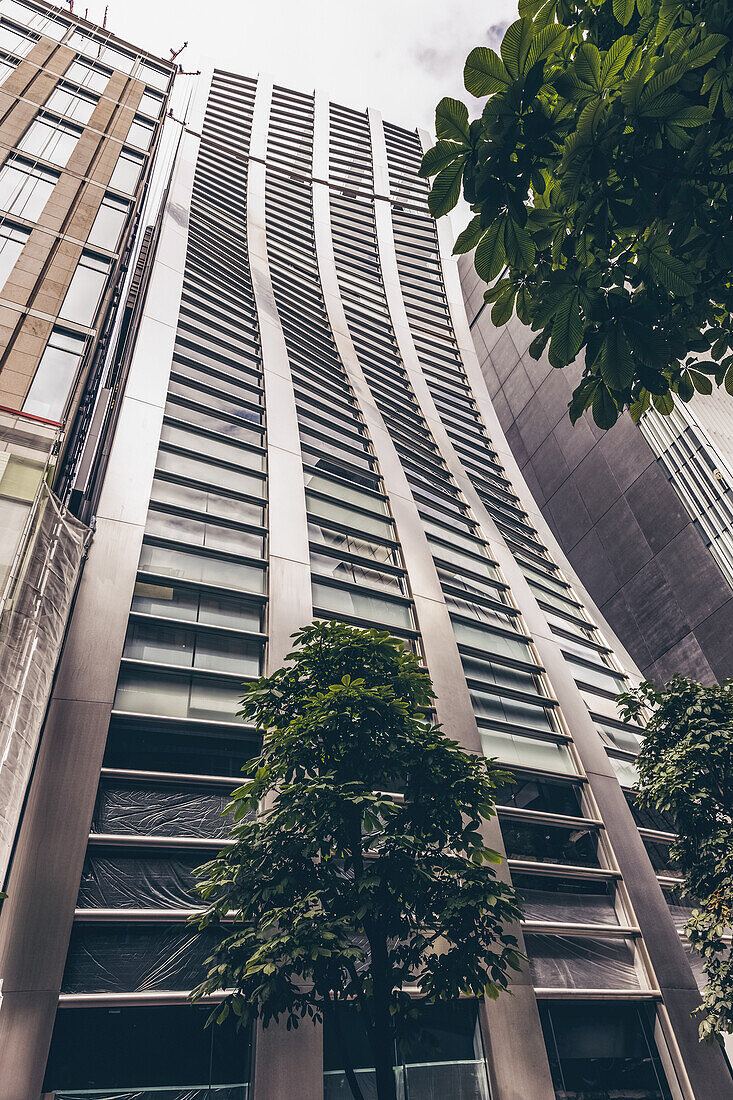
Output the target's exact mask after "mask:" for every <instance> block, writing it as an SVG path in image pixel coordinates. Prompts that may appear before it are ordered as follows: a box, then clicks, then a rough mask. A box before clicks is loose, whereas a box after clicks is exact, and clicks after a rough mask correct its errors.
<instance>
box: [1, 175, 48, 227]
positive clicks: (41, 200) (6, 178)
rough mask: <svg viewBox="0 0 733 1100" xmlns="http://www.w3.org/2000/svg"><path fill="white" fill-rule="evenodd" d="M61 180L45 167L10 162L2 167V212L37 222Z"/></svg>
mask: <svg viewBox="0 0 733 1100" xmlns="http://www.w3.org/2000/svg"><path fill="white" fill-rule="evenodd" d="M58 178H59V177H58V175H57V174H56V173H55V172H49V171H47V170H46V169H45V168H31V166H30V165H28V164H24V163H23V161H15V160H10V161H6V162H5V164H3V166H2V168H0V209H2V210H6V211H7V212H8V213H9V214H17V215H18V216H19V217H21V218H27V219H28V221H32V222H34V221H36V219H37V218H38V217H39V216H40V214H41V211H42V210H43V208H44V206H45V205H46V203H47V202H48V199H49V197H50V195H51V192H52V191H53V189H54V187H55V186H56V184H57V182H58Z"/></svg>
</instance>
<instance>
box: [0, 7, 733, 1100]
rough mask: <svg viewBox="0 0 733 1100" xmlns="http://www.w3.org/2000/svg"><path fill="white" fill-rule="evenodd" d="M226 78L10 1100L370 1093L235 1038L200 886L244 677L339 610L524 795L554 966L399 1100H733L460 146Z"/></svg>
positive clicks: (527, 879)
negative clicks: (441, 150) (465, 273)
mask: <svg viewBox="0 0 733 1100" xmlns="http://www.w3.org/2000/svg"><path fill="white" fill-rule="evenodd" d="M0 10H2V8H0ZM197 84H198V86H197V89H196V92H195V96H194V99H193V101H192V103H191V106H190V110H189V113H188V115H187V117H186V120H185V126H184V127H183V129H182V132H181V138H180V143H179V144H178V147H177V153H176V158H175V167H174V171H173V176H172V179H171V182H170V187H168V188H167V189H166V193H165V206H164V210H163V214H162V217H161V219H160V222H159V225H158V231H157V232H156V234H155V235H154V237H153V236H151V237H150V238H149V240H148V242H147V245H146V244H145V242H143V247H142V248H141V253H140V261H139V264H138V265H137V267H136V272H135V274H136V276H137V284H136V285H137V288H138V289H137V290H136V294H137V299H136V305H135V310H136V316H137V322H136V324H135V325H131V326H130V329H129V331H130V337H129V339H128V340H127V341H126V342H125V344H124V352H122V353H121V355H122V360H124V362H125V364H126V369H125V372H124V385H122V384H121V385H120V388H119V391H118V395H117V399H116V408H117V412H116V417H115V422H114V431H112V430H110V432H109V433H108V436H107V442H106V446H105V448H104V450H105V454H106V458H105V462H104V466H103V476H101V475H100V477H99V478H98V482H99V484H98V489H97V491H96V492H95V493H94V494H91V495H90V494H87V497H86V499H87V500H88V501H89V502H90V504H89V508H88V510H89V511H90V512H91V514H90V515H89V517H88V518H89V519H92V518H93V519H94V538H93V540H92V542H91V546H90V549H89V554H88V560H87V562H86V564H85V566H84V569H83V573H82V576H81V582H80V584H79V589H78V593H77V596H76V601H75V605H74V609H73V613H72V616H71V619H70V623H69V628H68V632H67V636H66V641H65V645H64V648H63V653H62V656H61V661H60V664H59V667H58V671H57V675H56V678H55V683H54V687H53V693H52V696H51V701H50V705H49V708H48V711H47V715H46V719H45V724H44V728H43V734H42V738H41V741H40V747H39V751H38V754H37V757H36V761H35V769H34V772H33V777H32V782H31V784H30V787H29V791H28V796H27V800H26V804H25V810H24V814H23V818H22V824H21V827H20V831H19V834H18V838H17V842H16V844H15V851H14V856H13V860H12V865H11V870H10V875H9V879H8V885H7V890H8V895H9V896H8V899H7V901H6V902H5V903H4V906H3V909H2V912H1V913H0V968H1V973H2V977H3V989H2V992H3V1001H2V1006H1V1007H0V1098H2V1100H19V1098H21V1097H23V1098H26V1097H27V1098H31V1097H32V1098H36V1097H39V1096H40V1095H41V1093H43V1095H44V1096H45V1097H47V1098H51V1097H54V1098H55V1100H80V1098H81V1097H89V1096H96V1097H104V1098H105V1100H129V1098H130V1097H133V1096H134V1097H145V1098H146V1100H147V1098H149V1097H150V1098H153V1097H154V1098H156V1100H158V1098H160V1100H183V1098H184V1097H185V1098H187V1100H204V1097H206V1098H207V1100H245V1098H247V1100H253V1098H254V1100H293V1098H295V1097H297V1098H299V1100H301V1098H302V1100H336V1098H340V1097H344V1096H348V1088H347V1085H346V1082H345V1076H344V1072H343V1061H342V1055H343V1051H342V1049H341V1047H340V1044H339V1043H338V1042H337V1041H336V1039H335V1037H334V1036H333V1035H332V1034H330V1032H329V1031H328V1029H326V1030H325V1033H324V1030H323V1029H321V1028H320V1027H319V1028H316V1027H312V1026H310V1025H307V1026H302V1027H300V1028H299V1029H298V1030H297V1031H288V1030H286V1028H285V1027H284V1026H277V1025H273V1026H271V1027H269V1028H268V1029H266V1030H260V1029H257V1030H256V1033H255V1034H253V1035H246V1034H243V1033H236V1032H234V1031H230V1030H228V1029H226V1028H224V1029H218V1028H212V1029H209V1030H207V1031H204V1030H203V1028H202V1023H203V1019H204V1018H205V1017H206V1015H207V1013H208V1008H207V1007H206V1006H197V1007H192V1006H191V1005H189V1004H188V1003H187V994H188V991H189V990H190V989H191V987H192V986H193V985H194V984H195V983H196V982H197V979H198V975H199V974H200V965H201V961H202V959H203V957H204V956H205V955H206V954H207V953H208V950H209V947H210V942H211V941H209V940H206V939H203V938H201V937H199V936H198V935H197V934H196V933H195V931H194V930H193V929H192V928H191V926H190V925H188V924H187V919H188V917H189V915H190V912H191V909H192V906H193V905H194V901H193V899H192V896H191V893H190V888H191V881H192V880H191V874H192V870H193V869H194V868H195V867H196V866H197V865H199V864H201V863H202V862H203V861H204V860H205V859H206V858H207V857H208V856H209V855H210V854H211V853H212V852H215V851H217V850H218V848H219V847H220V846H221V843H222V839H223V837H224V835H225V826H224V825H223V824H222V821H221V818H220V811H221V809H222V807H223V805H224V803H225V802H226V799H227V794H228V792H229V791H230V790H231V789H232V787H233V785H235V784H236V782H237V776H238V773H239V769H240V768H241V766H242V764H243V763H244V762H245V761H246V759H247V758H248V757H249V756H250V755H252V754H253V753H255V752H256V751H257V747H258V744H259V736H260V735H259V733H258V731H257V730H255V729H251V728H248V727H246V726H244V725H243V724H242V723H241V722H240V721H237V720H236V719H235V717H234V715H235V712H236V709H237V702H238V697H239V695H240V692H241V684H242V681H243V680H247V679H249V678H252V677H256V676H257V675H258V674H260V673H262V672H267V671H269V670H272V669H274V668H276V667H278V666H279V665H280V663H281V662H282V660H283V658H284V656H285V654H286V653H287V652H288V649H289V645H290V635H291V634H292V633H293V632H294V631H295V630H296V629H297V628H298V627H300V626H302V625H303V624H304V623H307V622H309V621H310V620H312V619H313V618H314V617H317V618H321V619H331V618H337V619H340V620H343V621H345V622H349V623H354V624H360V625H364V626H379V627H387V628H388V629H389V630H390V631H391V632H392V633H393V634H394V635H396V636H397V637H400V638H402V639H403V640H404V641H405V643H406V644H407V645H409V646H412V647H413V648H414V649H415V650H416V651H417V652H418V653H419V654H420V655H421V657H422V658H423V660H424V661H425V664H426V666H427V668H428V669H429V671H430V674H431V676H432V678H433V681H434V684H435V688H436V692H437V700H436V711H437V717H438V720H439V721H440V722H442V724H443V725H444V727H445V728H446V730H447V731H448V732H449V733H450V735H451V736H452V737H454V738H456V740H458V741H459V742H460V743H461V744H462V745H464V746H465V747H466V748H467V749H469V750H471V751H474V752H479V753H480V752H484V753H486V754H487V755H489V756H492V757H496V758H498V759H499V760H501V761H502V763H504V764H505V765H506V766H507V768H508V769H510V770H511V772H512V774H513V776H514V784H513V785H512V786H511V787H510V788H509V789H508V790H507V793H506V794H505V795H504V796H503V798H502V805H501V808H500V811H499V814H498V819H496V820H495V821H494V822H493V823H492V824H491V843H492V844H493V846H494V847H496V848H498V849H499V850H500V851H502V852H503V853H505V855H506V857H507V862H508V867H509V871H510V873H511V876H512V879H513V881H514V882H515V884H516V885H517V887H518V888H519V889H520V891H521V892H522V894H523V896H524V899H525V919H524V922H523V926H522V928H521V929H518V935H519V936H520V938H521V940H522V943H523V945H524V947H525V949H526V952H527V955H528V957H529V963H528V965H527V967H526V969H525V971H524V972H523V973H522V975H521V977H520V978H519V979H518V980H517V982H516V983H515V986H514V996H513V997H502V998H500V999H499V1000H498V1001H497V1002H495V1003H491V1004H489V1005H484V1004H476V1003H474V1002H472V1001H465V1002H461V1003H459V1004H456V1005H454V1006H447V1007H446V1008H445V1009H441V1011H435V1010H434V1011H431V1012H426V1014H425V1027H426V1035H427V1037H428V1039H430V1037H432V1041H427V1040H426V1042H425V1044H424V1045H420V1046H418V1047H411V1048H410V1049H399V1050H396V1051H395V1066H396V1070H397V1073H398V1076H399V1080H400V1088H401V1090H402V1094H403V1095H404V1096H405V1097H409V1100H427V1098H434V1097H438V1096H441V1097H443V1096H445V1097H448V1096H451V1097H460V1098H461V1100H489V1098H491V1100H519V1098H520V1097H521V1098H522V1100H529V1098H531V1100H553V1098H555V1100H571V1098H573V1100H578V1098H580V1097H584V1096H593V1097H594V1098H595V1097H614V1098H617V1100H623V1098H628V1100H631V1098H634V1100H638V1098H639V1097H643V1098H644V1100H695V1098H697V1100H702V1098H704V1097H709V1096H717V1097H720V1098H721V1100H723V1098H726V1097H733V1079H731V1075H730V1072H729V1069H728V1066H727V1064H726V1062H725V1060H724V1057H723V1056H722V1054H721V1053H720V1051H719V1050H717V1049H711V1048H709V1047H701V1046H700V1044H699V1043H698V1040H697V1026H696V1023H695V1022H694V1020H693V1019H692V1018H691V1012H692V1010H693V1009H694V1007H695V1006H696V1004H697V1003H698V1000H699V994H698V989H697V984H696V980H695V977H694V975H693V972H692V969H691V967H690V964H689V962H688V957H687V954H686V951H685V948H684V944H683V942H682V940H681V938H680V934H679V932H678V931H677V926H676V923H675V922H677V924H678V923H679V919H680V918H681V917H682V916H683V915H684V907H683V906H682V904H681V903H680V900H679V897H678V893H677V879H676V878H675V874H674V871H673V869H671V868H670V867H669V861H668V856H667V850H668V846H669V842H670V839H671V836H670V833H669V831H668V829H667V827H666V825H665V822H664V821H660V820H658V819H656V818H655V819H653V820H652V819H649V818H648V817H646V816H641V815H640V814H639V813H638V811H637V810H636V808H635V806H634V803H633V797H632V796H631V794H630V792H629V791H628V788H629V787H630V785H631V784H632V783H633V777H634V764H633V761H634V755H635V753H636V750H637V748H638V744H639V738H640V735H641V731H640V730H639V728H638V727H636V726H633V725H628V724H624V723H623V722H621V721H620V720H619V718H618V715H617V712H616V709H615V705H614V696H615V694H616V693H617V692H618V691H619V690H620V689H622V688H623V686H624V685H625V684H627V683H628V682H629V677H632V678H633V676H634V675H635V669H634V666H633V665H632V663H631V660H630V658H629V657H628V656H627V655H626V653H625V652H624V650H623V649H622V648H621V647H620V645H618V644H617V642H616V640H615V639H614V637H613V636H612V635H611V633H610V631H609V630H608V629H607V628H606V626H605V624H604V623H603V620H602V619H601V617H600V615H599V613H598V611H597V609H596V608H595V607H594V605H593V603H592V602H591V600H590V598H589V596H588V595H587V593H586V592H585V590H584V589H583V588H582V586H581V585H580V583H579V581H578V579H577V577H576V576H575V574H574V573H573V572H572V570H571V568H570V567H569V566H568V565H567V563H566V562H565V560H564V559H563V557H562V555H561V553H560V551H559V549H558V547H557V545H556V543H555V542H554V540H553V537H552V535H551V534H550V532H549V530H548V528H547V525H546V524H545V522H544V520H543V519H542V517H541V515H539V514H538V513H537V512H536V509H535V506H534V503H533V501H532V498H531V496H530V494H529V492H528V490H527V488H526V486H525V483H524V481H523V479H522V477H521V475H520V473H519V470H518V468H517V465H516V463H515V461H514V459H513V456H512V454H511V451H510V449H509V447H508V445H507V442H506V440H505V437H504V435H503V433H502V430H501V427H500V425H499V422H498V419H497V416H496V412H495V410H494V407H493V405H492V401H491V398H490V396H489V393H488V391H487V388H486V383H485V381H484V378H483V377H482V374H481V370H480V365H479V361H478V359H477V357H476V354H475V351H474V348H473V343H472V340H471V335H470V332H469V326H468V322H467V319H466V314H465V311H464V308H463V304H462V301H461V295H460V286H459V282H458V273H457V269H456V267H455V265H454V263H453V261H452V260H451V259H450V250H451V242H450V241H449V240H446V239H445V237H444V236H443V227H442V226H441V227H436V225H435V223H434V222H433V220H432V219H431V217H430V216H429V214H428V210H427V204H426V184H425V182H424V181H422V180H421V179H420V178H419V177H418V174H417V171H418V167H419V164H420V160H421V156H422V148H423V143H424V142H426V141H427V140H428V139H427V137H426V136H421V135H420V134H418V133H417V132H416V131H414V130H407V129H403V128H402V127H400V126H396V125H394V124H391V123H388V122H385V121H383V120H382V118H381V117H380V116H379V115H378V114H377V113H375V112H373V111H360V110H353V109H351V108H348V107H345V106H341V105H338V104H335V103H332V102H330V101H329V99H328V97H326V96H324V95H322V94H320V93H317V94H315V95H313V94H310V93H308V94H305V93H302V92H298V91H294V90H291V89H288V88H286V87H282V86H280V85H275V84H273V83H272V82H271V81H269V80H267V79H265V78H262V77H260V78H259V79H257V80H255V79H251V78H248V77H245V76H239V75H236V74H233V73H229V72H224V71H221V70H214V71H213V72H208V73H205V74H203V75H202V76H201V77H200V78H199V80H198V82H197ZM1 90H2V88H1V86H0V91H1ZM78 483H79V479H78V478H76V479H75V480H73V481H70V483H69V487H68V493H69V498H70V499H75V498H73V492H74V486H75V485H78ZM84 514H86V513H84ZM670 907H671V908H670ZM344 1026H345V1028H346V1029H347V1030H348V1028H349V1027H350V1023H349V1020H348V1019H345V1021H344ZM353 1040H354V1045H353V1051H352V1053H354V1057H355V1059H356V1064H357V1068H358V1071H359V1075H360V1078H361V1081H362V1082H363V1088H364V1092H365V1095H372V1092H370V1088H371V1084H370V1082H371V1077H370V1068H369V1059H368V1055H367V1054H366V1053H365V1052H364V1049H363V1044H359V1040H358V1036H357V1035H354V1036H353Z"/></svg>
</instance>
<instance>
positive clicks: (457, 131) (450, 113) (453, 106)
mask: <svg viewBox="0 0 733 1100" xmlns="http://www.w3.org/2000/svg"><path fill="white" fill-rule="evenodd" d="M435 133H436V134H437V136H438V137H439V138H448V139H449V140H450V141H464V142H468V107H466V105H465V103H461V101H460V100H459V99H450V98H449V97H448V96H446V97H445V98H444V99H441V101H440V103H439V104H438V106H437V107H436V108H435Z"/></svg>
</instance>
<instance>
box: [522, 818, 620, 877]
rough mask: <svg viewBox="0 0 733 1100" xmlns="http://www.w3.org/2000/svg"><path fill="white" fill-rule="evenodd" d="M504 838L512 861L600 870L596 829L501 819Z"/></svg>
mask: <svg viewBox="0 0 733 1100" xmlns="http://www.w3.org/2000/svg"><path fill="white" fill-rule="evenodd" d="M501 835H502V837H503V838H504V847H505V848H506V854H507V857H508V858H509V859H532V860H536V861H537V862H538V863H565V864H568V865H570V866H571V867H599V866H600V863H599V861H598V846H597V844H596V833H595V830H594V829H583V828H581V827H578V828H577V829H567V828H564V827H561V826H559V825H558V826H555V825H545V824H541V825H540V824H537V825H535V824H533V823H532V822H529V821H515V820H513V819H511V818H506V817H502V818H501Z"/></svg>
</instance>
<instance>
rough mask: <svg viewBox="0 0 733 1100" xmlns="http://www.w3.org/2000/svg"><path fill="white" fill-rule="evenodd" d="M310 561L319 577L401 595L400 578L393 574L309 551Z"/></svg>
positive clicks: (312, 568)
mask: <svg viewBox="0 0 733 1100" xmlns="http://www.w3.org/2000/svg"><path fill="white" fill-rule="evenodd" d="M310 559H311V570H312V571H313V572H314V573H318V574H319V575H320V576H324V577H334V578H335V579H336V580H340V581H349V582H351V583H352V584H363V585H366V587H367V588H383V589H385V591H387V592H394V593H396V594H401V593H402V583H401V581H400V578H399V577H397V576H395V575H394V574H393V573H382V572H378V571H377V570H376V569H367V568H365V567H364V566H363V565H355V564H354V563H353V562H350V561H344V560H343V559H341V558H338V557H335V556H334V555H332V554H321V553H318V552H317V551H315V550H311V554H310Z"/></svg>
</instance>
